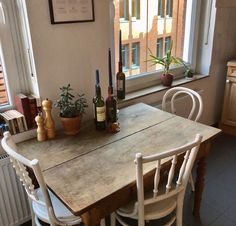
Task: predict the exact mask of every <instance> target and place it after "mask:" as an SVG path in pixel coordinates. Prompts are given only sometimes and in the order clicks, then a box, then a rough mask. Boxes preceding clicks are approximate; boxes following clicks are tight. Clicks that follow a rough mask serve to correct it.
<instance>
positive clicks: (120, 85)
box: [116, 30, 125, 99]
mask: <svg viewBox="0 0 236 226" xmlns="http://www.w3.org/2000/svg"><path fill="white" fill-rule="evenodd" d="M116 89H117V98H118V99H125V74H124V72H123V70H122V44H121V30H120V36H119V62H118V72H117V74H116Z"/></svg>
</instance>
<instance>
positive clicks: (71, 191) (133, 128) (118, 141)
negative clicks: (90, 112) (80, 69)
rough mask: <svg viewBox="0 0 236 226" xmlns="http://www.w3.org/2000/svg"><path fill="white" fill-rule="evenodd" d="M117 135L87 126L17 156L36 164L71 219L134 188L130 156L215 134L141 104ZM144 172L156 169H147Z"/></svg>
mask: <svg viewBox="0 0 236 226" xmlns="http://www.w3.org/2000/svg"><path fill="white" fill-rule="evenodd" d="M119 122H120V125H121V131H120V132H119V133H117V134H108V133H106V132H99V131H96V130H95V129H93V127H91V125H87V126H85V127H84V128H83V129H82V130H81V132H80V134H79V135H78V136H76V137H64V136H62V137H58V138H57V139H56V140H53V141H47V142H43V143H38V142H37V141H36V140H30V141H26V142H23V143H21V144H19V151H20V153H21V154H23V155H24V156H26V157H27V158H29V159H33V158H37V159H39V161H40V165H41V166H42V169H43V171H44V172H43V174H44V177H45V181H46V183H47V185H48V186H49V187H50V189H52V190H53V191H54V193H55V194H56V195H57V196H58V197H59V198H60V199H61V200H62V201H63V202H64V203H65V204H66V206H68V208H69V209H70V210H71V211H72V212H73V213H74V214H82V213H84V212H86V211H87V210H88V209H89V208H90V207H91V206H94V205H95V204H96V203H97V202H99V201H100V200H102V199H104V198H105V197H107V196H109V195H112V193H114V192H116V191H118V190H120V189H122V188H123V187H125V186H128V185H130V184H132V183H134V182H135V165H134V162H133V161H134V156H135V154H136V153H137V152H141V153H143V154H144V155H150V154H154V153H157V152H163V151H165V150H169V149H170V148H174V147H177V146H180V145H183V144H185V143H187V142H189V141H192V140H193V139H194V137H195V135H196V134H197V133H200V134H202V135H203V141H206V140H208V139H211V138H213V137H214V136H215V135H216V134H218V133H219V132H220V130H219V129H216V128H213V127H210V126H206V125H203V124H200V123H196V122H193V121H190V120H188V119H184V118H181V117H178V116H175V115H172V114H169V113H166V112H163V111H161V110H158V109H156V108H153V107H150V106H148V105H145V104H141V103H140V104H136V105H133V106H130V107H128V108H124V109H122V110H121V111H120V113H119ZM145 167H146V168H145V169H144V170H145V171H146V172H148V171H150V170H152V169H153V168H154V165H150V164H149V165H148V164H147V165H146V166H145Z"/></svg>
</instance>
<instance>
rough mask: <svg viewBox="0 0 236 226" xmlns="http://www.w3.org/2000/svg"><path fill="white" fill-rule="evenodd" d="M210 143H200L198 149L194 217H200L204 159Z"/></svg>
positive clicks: (204, 167)
mask: <svg viewBox="0 0 236 226" xmlns="http://www.w3.org/2000/svg"><path fill="white" fill-rule="evenodd" d="M210 147H211V143H210V142H207V143H203V144H202V145H201V147H200V148H201V150H199V155H200V158H199V160H198V164H197V177H196V183H195V196H194V207H193V215H194V216H195V217H200V207H201V201H202V193H203V190H204V182H205V174H206V159H207V155H208V153H209V151H210Z"/></svg>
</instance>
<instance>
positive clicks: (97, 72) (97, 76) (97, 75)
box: [96, 70, 100, 85]
mask: <svg viewBox="0 0 236 226" xmlns="http://www.w3.org/2000/svg"><path fill="white" fill-rule="evenodd" d="M99 83H100V81H99V70H96V85H99Z"/></svg>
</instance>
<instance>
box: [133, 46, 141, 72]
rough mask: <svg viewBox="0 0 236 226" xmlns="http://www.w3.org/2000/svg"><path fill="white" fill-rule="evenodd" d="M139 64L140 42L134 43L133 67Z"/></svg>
mask: <svg viewBox="0 0 236 226" xmlns="http://www.w3.org/2000/svg"><path fill="white" fill-rule="evenodd" d="M138 66H139V43H138V42H136V43H133V44H132V68H136V67H138Z"/></svg>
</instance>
